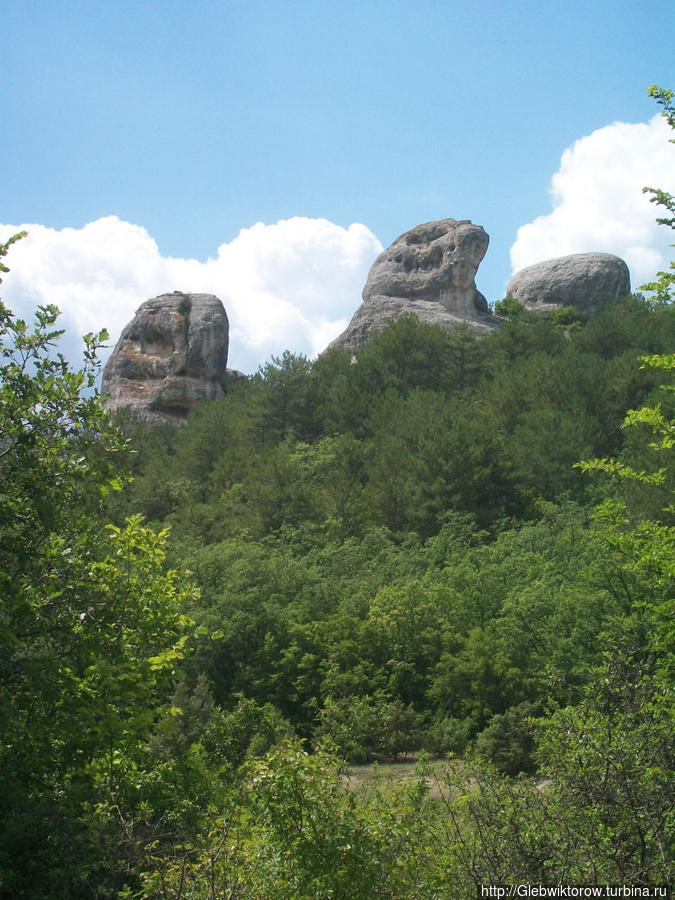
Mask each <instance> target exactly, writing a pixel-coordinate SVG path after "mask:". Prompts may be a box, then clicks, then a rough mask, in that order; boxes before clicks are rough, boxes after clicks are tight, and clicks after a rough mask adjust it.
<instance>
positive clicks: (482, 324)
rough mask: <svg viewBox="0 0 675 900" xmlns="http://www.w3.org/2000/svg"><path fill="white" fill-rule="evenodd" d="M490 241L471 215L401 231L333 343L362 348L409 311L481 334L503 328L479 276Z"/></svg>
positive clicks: (372, 272) (375, 267) (436, 322)
mask: <svg viewBox="0 0 675 900" xmlns="http://www.w3.org/2000/svg"><path fill="white" fill-rule="evenodd" d="M488 241H489V238H488V235H487V234H486V232H485V231H484V230H483V229H482V228H481V226H480V225H473V224H472V223H471V222H470V221H468V219H464V220H462V221H456V220H455V219H441V220H440V221H439V222H428V223H427V224H425V225H418V226H417V227H416V228H413V229H412V230H411V231H407V232H406V233H405V234H402V235H401V236H400V237H399V238H397V239H396V240H395V241H394V243H393V244H392V245H391V246H390V247H388V248H387V249H386V250H385V251H384V252H383V253H381V254H380V255H379V256H378V258H377V259H376V260H375V262H374V263H373V265H372V267H371V269H370V272H369V274H368V280H367V282H366V286H365V287H364V289H363V303H362V304H361V306H360V307H359V308H358V309H357V311H356V313H355V314H354V316H353V318H352V320H351V322H350V323H349V325H348V327H347V329H346V331H344V332H343V333H342V334H341V335H340V336H339V337H337V338H336V339H335V340H334V341H333V342H332V344H331V345H330V346H331V347H340V348H343V349H348V350H358V349H359V348H360V347H363V346H365V345H366V344H368V343H369V342H370V341H371V340H372V338H373V335H374V334H375V333H377V332H378V331H381V330H382V329H384V328H386V326H387V325H389V324H390V323H391V322H392V321H393V320H395V319H398V318H400V317H401V316H403V315H405V314H409V313H413V314H414V315H416V316H417V317H418V318H419V319H421V320H422V321H423V322H429V323H430V324H433V325H442V326H444V327H445V328H456V327H457V326H458V325H460V324H462V323H466V324H467V325H468V326H469V328H470V329H471V330H472V331H474V332H475V333H477V334H487V333H488V332H490V331H493V330H494V329H495V328H498V327H499V325H500V324H501V323H500V320H499V319H497V318H496V317H495V316H491V315H490V313H489V312H488V305H487V301H486V299H485V297H484V296H483V295H482V294H481V293H480V291H478V290H477V289H476V284H475V281H474V279H475V275H476V271H477V269H478V266H479V264H480V261H481V260H482V259H483V257H484V256H485V251H486V250H487V245H488Z"/></svg>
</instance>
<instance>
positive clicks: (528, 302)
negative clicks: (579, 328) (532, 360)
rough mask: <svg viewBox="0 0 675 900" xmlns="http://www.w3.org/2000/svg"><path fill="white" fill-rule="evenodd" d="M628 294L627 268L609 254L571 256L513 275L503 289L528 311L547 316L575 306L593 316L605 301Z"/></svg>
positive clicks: (560, 257)
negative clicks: (539, 312)
mask: <svg viewBox="0 0 675 900" xmlns="http://www.w3.org/2000/svg"><path fill="white" fill-rule="evenodd" d="M629 293H630V274H629V272H628V266H627V265H626V263H625V262H624V261H623V260H622V259H621V258H620V257H618V256H613V255H612V254H611V253H574V254H572V255H571V256H559V257H557V258H556V259H547V260H546V261H545V262H541V263H537V264H536V265H534V266H527V268H525V269H521V271H520V272H516V274H515V275H514V276H513V278H512V279H511V280H510V281H509V283H508V285H507V287H506V295H507V297H514V298H515V299H516V300H519V301H520V302H521V303H522V304H523V306H525V307H527V308H528V309H534V310H539V311H541V312H547V311H550V310H553V309H556V308H557V307H559V306H574V307H576V308H577V309H578V310H580V312H581V313H582V314H583V315H584V316H585V317H586V318H590V317H591V316H594V315H595V314H596V313H597V312H598V311H599V310H600V308H601V306H602V305H603V304H604V303H606V302H607V301H608V300H615V299H617V298H618V297H623V296H625V295H626V294H629Z"/></svg>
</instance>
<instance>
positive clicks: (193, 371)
mask: <svg viewBox="0 0 675 900" xmlns="http://www.w3.org/2000/svg"><path fill="white" fill-rule="evenodd" d="M228 338H229V325H228V320H227V314H226V312H225V309H224V307H223V304H222V303H221V301H220V300H219V299H218V298H217V297H215V296H213V294H183V293H179V292H177V291H176V292H174V293H173V294H161V295H160V296H159V297H155V298H154V299H152V300H146V301H145V303H142V304H141V306H140V307H139V308H138V310H137V311H136V315H135V316H134V318H133V320H132V321H131V322H130V323H129V324H128V325H127V326H126V328H125V329H124V331H123V332H122V334H121V336H120V339H119V340H118V342H117V344H116V346H115V349H114V350H113V352H112V355H111V356H110V359H109V360H108V362H107V364H106V366H105V369H104V371H103V382H102V387H101V392H102V394H103V395H104V398H105V399H104V403H105V405H106V407H107V408H108V409H110V410H114V411H117V410H121V411H124V412H126V413H127V414H128V415H129V417H130V418H131V419H132V420H133V421H135V422H142V423H144V424H148V425H163V424H174V425H176V424H182V423H183V422H184V421H185V419H186V418H187V414H188V412H189V410H190V408H191V407H192V406H194V404H195V403H196V402H197V401H198V400H203V399H214V398H216V397H220V396H222V394H223V392H224V387H225V385H226V384H227V382H228V381H229V380H231V379H232V378H233V377H236V375H235V373H231V372H230V371H229V370H228V369H227V368H226V366H227V350H228Z"/></svg>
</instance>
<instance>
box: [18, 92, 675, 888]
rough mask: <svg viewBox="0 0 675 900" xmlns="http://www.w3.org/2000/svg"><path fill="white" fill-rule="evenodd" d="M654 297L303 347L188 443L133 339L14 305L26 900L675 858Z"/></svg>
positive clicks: (639, 875) (251, 382) (486, 877)
mask: <svg viewBox="0 0 675 900" xmlns="http://www.w3.org/2000/svg"><path fill="white" fill-rule="evenodd" d="M654 92H655V93H654V96H655V97H656V99H657V100H658V101H659V102H661V103H662V105H663V106H664V110H665V113H666V114H667V115H668V116H669V117H671V119H669V121H671V124H673V122H672V115H673V111H672V94H670V92H668V91H661V90H659V89H654ZM653 193H654V200H655V202H657V203H658V204H661V205H663V206H665V207H666V208H667V209H668V210H669V212H670V213H673V212H674V209H673V198H672V197H671V196H670V195H668V194H666V193H664V192H663V191H657V190H654V192H653ZM663 222H664V224H665V225H666V227H672V226H673V220H672V219H671V218H669V217H666V218H664V220H663ZM10 243H11V242H10ZM8 249H9V243H8V244H6V245H4V246H3V247H2V248H1V249H0V256H4V255H5V254H6V253H7V251H8ZM2 270H3V271H6V267H5V266H4V265H2ZM645 290H647V291H649V292H650V293H649V296H648V298H647V299H645V296H643V295H642V294H638V295H635V296H628V297H625V298H623V299H621V300H620V301H618V302H613V303H608V304H607V305H606V306H605V308H604V309H603V310H602V311H601V313H600V314H599V315H598V316H596V317H594V318H593V319H591V320H590V321H587V322H582V321H580V320H579V319H578V318H577V317H575V316H574V315H571V314H570V312H569V311H562V312H559V313H558V314H553V315H551V316H542V315H540V314H533V313H528V312H527V311H525V310H524V309H523V308H522V307H520V306H519V305H518V304H517V303H513V302H508V301H504V302H503V303H502V304H500V305H498V310H497V311H498V312H499V313H500V314H501V315H502V316H503V317H504V319H505V323H504V326H503V327H502V328H501V330H499V331H498V332H495V333H493V334H491V335H490V336H488V337H483V338H477V337H475V336H474V335H472V334H471V333H470V332H469V331H468V330H463V329H461V328H460V329H457V330H454V331H447V330H443V329H441V328H439V327H434V326H429V325H424V324H422V323H420V322H419V321H418V320H416V319H415V318H413V317H408V318H403V319H401V320H399V321H398V322H396V323H394V324H393V325H391V326H390V327H389V328H388V329H387V330H386V331H385V332H383V333H382V334H380V335H379V336H378V337H377V338H376V339H375V340H374V341H373V343H372V344H371V345H370V346H369V347H367V348H366V349H364V350H363V351H362V352H360V353H359V354H358V359H357V360H356V361H354V360H353V359H352V357H351V355H350V354H349V353H347V352H344V351H339V350H332V351H329V352H327V353H326V354H324V355H323V356H321V357H319V358H318V359H317V360H316V361H313V362H312V361H310V360H308V359H306V358H304V357H302V356H297V355H293V354H291V353H285V354H284V355H283V356H281V357H280V358H274V359H272V360H271V361H270V362H269V363H267V364H266V365H265V366H264V367H262V368H261V369H260V370H259V372H258V373H257V374H256V375H255V376H254V377H252V378H250V379H246V380H243V381H240V382H238V383H235V384H233V385H232V386H231V387H230V389H229V391H228V393H227V395H226V396H225V397H224V398H222V399H221V400H217V401H210V402H204V403H202V404H200V405H198V406H197V407H195V408H194V409H193V410H192V412H191V414H190V417H189V421H188V424H187V426H186V427H184V428H181V429H171V428H166V429H142V428H140V427H133V426H131V425H130V424H129V423H124V422H121V423H120V422H118V423H112V422H111V421H110V420H109V418H108V417H107V416H106V415H105V414H104V413H103V412H102V410H101V406H100V402H99V398H98V397H97V396H96V395H93V396H92V395H91V393H88V392H87V388H90V387H91V386H92V384H93V383H94V377H95V374H96V366H97V363H96V350H97V347H98V346H99V345H100V342H101V340H104V339H105V335H104V334H100V335H91V336H89V338H88V339H87V354H86V359H85V368H84V370H83V371H82V372H75V371H73V370H72V369H71V367H70V366H69V365H68V363H67V362H66V360H65V359H64V358H63V357H62V356H60V355H59V354H58V352H57V350H56V345H57V341H58V337H59V332H58V329H57V324H56V323H57V311H56V310H55V309H54V308H52V307H47V308H42V309H40V310H39V311H38V313H37V317H36V322H35V323H34V325H33V326H32V327H31V326H29V325H27V324H26V323H25V322H22V321H20V320H18V319H17V318H16V317H14V316H13V315H12V313H11V311H9V310H8V309H7V308H6V307H4V306H2V307H0V333H1V334H2V337H3V349H2V357H3V359H2V365H1V367H0V376H1V378H0V477H1V479H2V480H1V488H0V509H1V515H0V584H1V585H2V608H1V613H0V727H1V731H2V741H1V743H0V772H1V773H2V774H1V775H0V778H1V779H2V785H1V789H0V813H1V817H2V821H3V829H2V832H1V833H0V896H6V897H31V898H32V897H35V898H38V897H40V898H45V897H54V898H61V897H83V898H89V897H101V898H104V897H105V898H112V897H124V898H132V897H133V898H150V897H166V898H178V897H191V898H261V900H262V898H280V900H281V898H284V900H287V898H317V900H318V898H326V897H335V898H340V897H344V898H347V897H350V898H359V897H362V898H364V900H365V898H374V897H389V898H401V900H403V898H429V900H431V898H441V897H442V898H463V897H467V898H468V897H473V896H475V885H476V884H480V883H488V882H515V881H519V882H537V883H587V884H588V883H592V884H600V883H632V884H636V885H641V884H646V883H665V882H667V881H668V880H669V879H672V875H673V872H672V858H673V854H672V849H673V847H672V839H673V821H672V809H673V802H672V801H673V796H672V771H673V765H672V762H673V760H672V708H673V706H672V699H673V698H672V688H673V670H672V661H673V625H672V621H673V619H672V613H673V609H672V604H673V574H674V572H673V568H674V567H673V559H674V555H673V549H674V540H673V527H672V526H673V522H672V515H673V504H672V493H673V487H674V485H673V467H672V446H673V420H674V416H673V413H674V410H673V405H674V403H675V397H674V396H673V385H672V374H673V368H674V366H675V359H674V357H673V354H672V350H673V346H674V345H675V340H674V338H675V319H674V315H673V308H672V274H671V273H658V275H657V276H656V281H655V282H653V283H652V284H650V285H647V286H645ZM410 754H416V755H417V756H418V758H419V759H420V770H419V776H418V778H417V779H413V780H412V781H411V782H408V783H406V784H402V785H399V786H398V787H397V786H393V787H392V786H386V785H383V784H381V783H379V782H378V781H377V780H374V781H373V780H371V781H369V782H368V784H367V785H365V786H364V787H362V788H358V789H348V788H347V787H345V784H344V781H343V779H342V778H341V776H340V773H341V772H343V771H344V768H345V766H346V765H348V764H353V763H365V762H373V761H381V762H382V761H388V760H395V759H397V758H401V757H404V756H406V755H410ZM432 757H433V758H438V757H450V758H454V759H456V760H459V762H456V763H455V765H454V767H450V768H449V769H448V770H447V771H446V770H443V771H441V770H440V769H438V768H434V769H433V772H434V773H435V775H434V777H435V778H436V779H437V784H436V789H434V790H430V789H429V785H430V779H431V775H430V770H429V769H428V768H425V766H428V762H426V763H425V760H428V759H430V758H432ZM542 779H545V781H543V783H542ZM469 783H470V784H471V789H470V790H467V785H468V784H469Z"/></svg>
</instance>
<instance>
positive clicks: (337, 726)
mask: <svg viewBox="0 0 675 900" xmlns="http://www.w3.org/2000/svg"><path fill="white" fill-rule="evenodd" d="M318 720H319V721H318V725H317V728H316V730H315V737H317V738H319V737H324V736H325V737H329V738H330V739H331V741H333V743H334V744H335V746H336V747H337V750H338V752H339V753H340V755H341V756H342V757H343V758H344V759H345V760H347V761H348V762H352V763H365V762H370V761H372V760H384V759H393V760H395V759H398V757H399V756H401V755H405V754H407V753H409V752H410V751H412V750H418V749H419V747H420V746H421V744H422V717H421V716H420V715H419V713H416V712H415V710H414V709H413V708H412V706H406V705H405V704H404V703H403V702H402V701H401V700H400V699H399V698H396V699H395V700H391V699H389V698H387V697H386V695H384V694H383V693H382V692H379V691H378V692H377V693H376V694H375V695H373V696H370V695H366V696H364V697H343V698H339V699H336V698H334V697H329V698H328V699H327V700H326V703H325V704H324V707H323V709H322V710H321V711H320V713H319V716H318Z"/></svg>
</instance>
